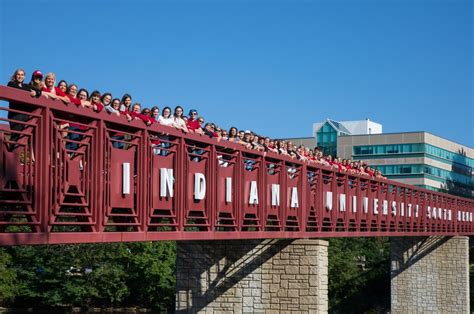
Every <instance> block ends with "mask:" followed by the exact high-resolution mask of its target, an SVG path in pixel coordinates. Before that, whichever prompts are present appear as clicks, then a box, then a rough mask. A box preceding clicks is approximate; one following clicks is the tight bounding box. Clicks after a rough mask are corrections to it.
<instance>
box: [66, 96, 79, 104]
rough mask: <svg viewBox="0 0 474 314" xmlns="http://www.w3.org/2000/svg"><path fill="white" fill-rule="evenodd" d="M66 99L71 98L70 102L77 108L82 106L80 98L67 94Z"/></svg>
mask: <svg viewBox="0 0 474 314" xmlns="http://www.w3.org/2000/svg"><path fill="white" fill-rule="evenodd" d="M66 97H67V98H69V100H70V101H71V102H72V103H73V104H75V105H76V106H78V107H79V106H80V105H81V100H80V99H79V98H76V97H73V96H72V95H69V94H67V95H66Z"/></svg>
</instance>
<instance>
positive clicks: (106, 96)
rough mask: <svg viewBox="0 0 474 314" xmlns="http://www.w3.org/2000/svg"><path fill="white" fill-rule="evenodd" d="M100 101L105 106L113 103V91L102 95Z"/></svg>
mask: <svg viewBox="0 0 474 314" xmlns="http://www.w3.org/2000/svg"><path fill="white" fill-rule="evenodd" d="M100 102H101V103H102V104H103V105H104V107H105V106H109V105H111V104H112V94H111V93H104V94H103V95H102V97H100Z"/></svg>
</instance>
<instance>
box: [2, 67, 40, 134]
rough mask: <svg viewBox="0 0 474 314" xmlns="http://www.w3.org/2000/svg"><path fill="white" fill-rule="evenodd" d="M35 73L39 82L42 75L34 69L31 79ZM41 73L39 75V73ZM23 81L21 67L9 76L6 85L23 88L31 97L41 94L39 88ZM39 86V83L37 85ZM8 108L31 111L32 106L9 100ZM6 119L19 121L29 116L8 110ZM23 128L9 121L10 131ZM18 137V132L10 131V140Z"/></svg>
mask: <svg viewBox="0 0 474 314" xmlns="http://www.w3.org/2000/svg"><path fill="white" fill-rule="evenodd" d="M35 73H36V74H37V76H38V78H39V82H41V78H42V77H43V74H41V72H40V71H35V72H34V73H33V75H32V80H34V76H35ZM39 74H41V75H39ZM24 81H25V70H23V69H17V70H16V71H15V72H14V73H13V75H12V76H11V78H10V81H9V82H8V84H7V86H8V87H12V88H17V89H21V90H24V91H26V92H29V93H30V96H31V97H36V98H38V97H40V96H41V88H39V89H38V88H35V87H32V86H30V85H27V84H25V83H24ZM39 87H41V85H39ZM9 107H10V109H13V110H19V111H27V112H31V111H32V108H31V106H29V105H28V104H22V103H17V102H10V106H9ZM8 119H11V120H16V121H21V122H26V121H28V120H29V119H30V116H29V115H27V114H23V113H19V112H12V111H8ZM23 129H24V125H23V124H19V123H15V122H14V121H10V130H12V131H18V132H20V131H22V130H23ZM19 138H20V134H18V133H11V135H10V140H11V141H14V142H16V141H17V140H18V139H19Z"/></svg>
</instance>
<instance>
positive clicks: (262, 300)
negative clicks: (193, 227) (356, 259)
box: [176, 240, 328, 314]
mask: <svg viewBox="0 0 474 314" xmlns="http://www.w3.org/2000/svg"><path fill="white" fill-rule="evenodd" d="M327 249H328V242H327V241H323V240H294V241H291V240H250V241H249V240H232V241H230V240H229V241H187V242H178V247H177V262H176V265H177V266H176V268H177V269H176V290H177V292H176V312H177V313H275V314H276V313H325V312H327V310H328V279H327V278H328V255H327V254H328V250H327Z"/></svg>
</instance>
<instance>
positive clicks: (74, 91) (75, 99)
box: [66, 84, 91, 107]
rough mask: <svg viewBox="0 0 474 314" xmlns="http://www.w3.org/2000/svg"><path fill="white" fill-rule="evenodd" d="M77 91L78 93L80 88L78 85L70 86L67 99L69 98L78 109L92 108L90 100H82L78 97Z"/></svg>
mask: <svg viewBox="0 0 474 314" xmlns="http://www.w3.org/2000/svg"><path fill="white" fill-rule="evenodd" d="M77 91H78V88H77V85H76V84H71V85H69V87H68V89H67V93H66V96H67V98H69V101H70V102H71V103H73V104H75V105H76V106H78V107H79V106H82V107H90V106H91V104H90V102H89V101H88V100H81V99H79V98H78V97H77Z"/></svg>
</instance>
